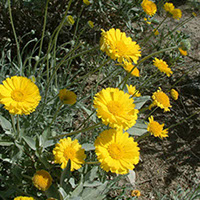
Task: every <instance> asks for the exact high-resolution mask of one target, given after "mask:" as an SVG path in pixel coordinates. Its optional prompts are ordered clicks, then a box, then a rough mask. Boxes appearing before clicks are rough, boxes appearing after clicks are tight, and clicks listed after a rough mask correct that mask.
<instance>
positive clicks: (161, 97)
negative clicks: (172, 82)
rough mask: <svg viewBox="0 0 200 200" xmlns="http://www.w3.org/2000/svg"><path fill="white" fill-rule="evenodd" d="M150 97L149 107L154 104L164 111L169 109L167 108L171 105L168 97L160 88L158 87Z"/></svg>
mask: <svg viewBox="0 0 200 200" xmlns="http://www.w3.org/2000/svg"><path fill="white" fill-rule="evenodd" d="M152 99H153V103H152V104H151V105H150V106H149V109H151V108H152V107H154V106H158V107H160V108H162V109H164V112H166V111H170V109H169V108H170V107H172V106H171V104H170V101H169V97H168V96H167V95H166V94H165V93H164V92H163V91H162V90H161V88H160V87H159V89H158V90H157V91H156V92H154V93H153V95H152Z"/></svg>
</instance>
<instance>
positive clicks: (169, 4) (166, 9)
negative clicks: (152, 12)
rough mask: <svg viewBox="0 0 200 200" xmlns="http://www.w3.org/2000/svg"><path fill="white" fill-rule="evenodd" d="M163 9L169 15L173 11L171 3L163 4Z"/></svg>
mask: <svg viewBox="0 0 200 200" xmlns="http://www.w3.org/2000/svg"><path fill="white" fill-rule="evenodd" d="M164 9H165V11H166V12H169V13H171V11H172V10H174V5H173V3H165V4H164Z"/></svg>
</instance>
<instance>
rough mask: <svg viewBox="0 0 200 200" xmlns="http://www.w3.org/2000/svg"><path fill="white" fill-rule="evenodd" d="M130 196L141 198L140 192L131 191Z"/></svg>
mask: <svg viewBox="0 0 200 200" xmlns="http://www.w3.org/2000/svg"><path fill="white" fill-rule="evenodd" d="M131 196H132V197H140V196H141V193H140V190H133V191H132V192H131Z"/></svg>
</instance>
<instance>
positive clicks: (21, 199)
mask: <svg viewBox="0 0 200 200" xmlns="http://www.w3.org/2000/svg"><path fill="white" fill-rule="evenodd" d="M14 200H35V199H34V198H33V197H25V196H18V197H15V198H14Z"/></svg>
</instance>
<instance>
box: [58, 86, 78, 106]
mask: <svg viewBox="0 0 200 200" xmlns="http://www.w3.org/2000/svg"><path fill="white" fill-rule="evenodd" d="M58 96H59V98H60V100H61V101H62V102H63V103H64V104H70V105H73V104H75V103H76V98H77V96H76V94H75V93H74V92H72V91H70V90H67V89H62V90H60V91H59V94H58Z"/></svg>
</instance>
